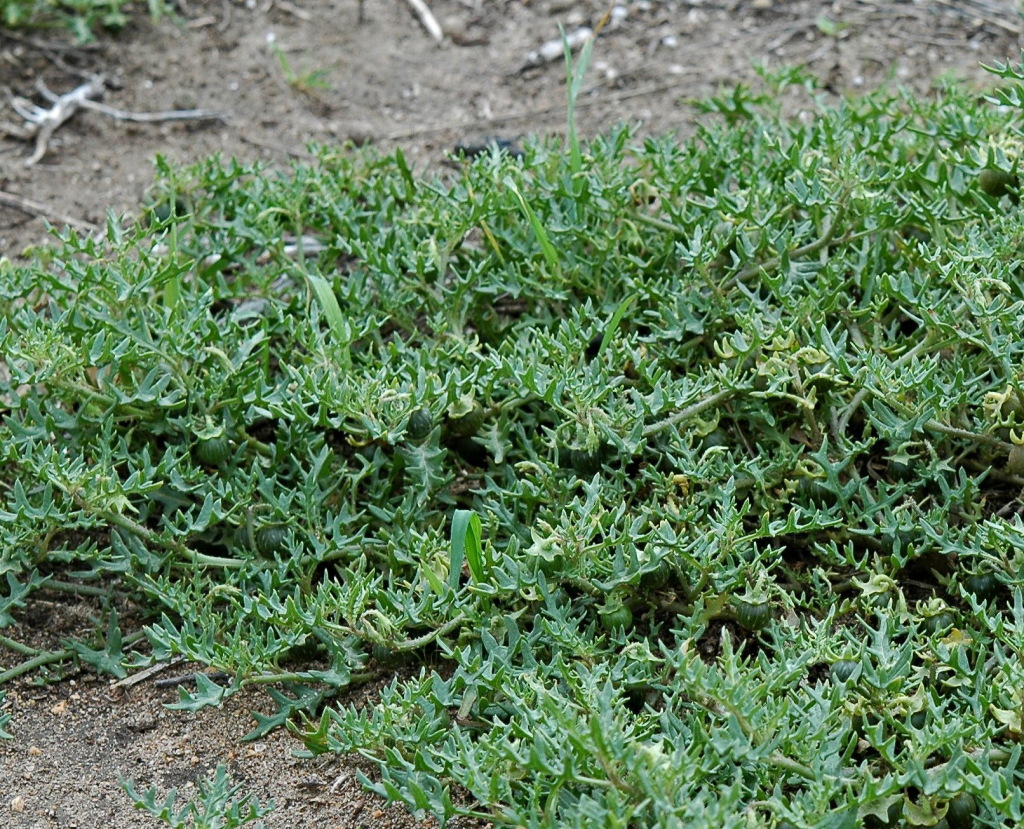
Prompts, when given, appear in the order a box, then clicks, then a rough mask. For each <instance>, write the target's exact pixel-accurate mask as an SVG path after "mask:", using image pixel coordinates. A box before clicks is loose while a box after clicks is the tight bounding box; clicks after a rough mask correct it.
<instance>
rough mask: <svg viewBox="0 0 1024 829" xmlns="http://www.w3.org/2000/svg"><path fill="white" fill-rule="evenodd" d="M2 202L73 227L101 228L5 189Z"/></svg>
mask: <svg viewBox="0 0 1024 829" xmlns="http://www.w3.org/2000/svg"><path fill="white" fill-rule="evenodd" d="M0 204H6V205H7V206H8V207H13V208H15V209H16V210H21V211H22V212H23V213H28V214H29V215H31V216H44V217H46V218H47V219H50V220H51V221H53V222H59V223H61V224H66V225H71V226H72V227H77V228H78V229H79V230H85V231H87V232H89V233H93V232H95V231H97V230H99V228H98V227H97V226H96V225H94V224H92V222H87V221H85V220H84V219H76V218H74V217H73V216H67V215H65V214H63V213H60V212H59V211H56V210H53V209H51V208H49V207H47V206H46V205H45V204H41V203H39V202H37V201H32V199H26V198H25V197H24V196H17V195H15V194H14V193H8V192H6V191H5V190H0Z"/></svg>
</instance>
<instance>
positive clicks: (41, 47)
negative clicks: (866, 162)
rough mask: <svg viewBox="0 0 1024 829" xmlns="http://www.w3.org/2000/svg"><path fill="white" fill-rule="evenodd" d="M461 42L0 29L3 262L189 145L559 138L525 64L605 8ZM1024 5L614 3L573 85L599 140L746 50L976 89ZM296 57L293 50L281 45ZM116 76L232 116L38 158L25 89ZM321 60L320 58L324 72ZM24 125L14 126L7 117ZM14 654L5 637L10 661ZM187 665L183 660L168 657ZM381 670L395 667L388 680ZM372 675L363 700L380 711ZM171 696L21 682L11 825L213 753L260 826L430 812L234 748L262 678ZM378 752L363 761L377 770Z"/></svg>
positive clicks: (262, 152)
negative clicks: (184, 705) (190, 702)
mask: <svg viewBox="0 0 1024 829" xmlns="http://www.w3.org/2000/svg"><path fill="white" fill-rule="evenodd" d="M429 5H430V8H431V9H432V10H433V12H434V14H435V16H436V17H437V19H438V20H439V21H440V22H441V24H442V26H443V28H444V31H445V32H446V37H445V40H444V42H443V43H442V44H441V45H440V46H439V45H437V44H436V43H435V42H434V41H433V40H432V39H431V38H430V36H429V35H428V34H427V32H426V31H425V30H424V28H423V27H422V26H421V25H420V23H419V22H418V20H417V18H416V17H415V16H414V14H413V13H412V12H411V11H410V7H409V5H408V4H407V3H406V2H403V0H376V2H373V0H371V2H367V3H365V19H363V20H360V19H359V4H358V2H357V0H245V2H243V3H237V2H235V1H234V0H187V2H186V1H185V0H181V2H180V5H179V10H180V13H179V15H178V16H177V17H175V18H173V19H169V18H166V19H163V20H161V21H158V22H151V21H149V20H147V19H146V18H144V17H142V16H141V15H140V16H137V17H136V18H135V19H134V21H133V23H132V24H131V25H130V27H129V28H128V29H127V30H125V31H123V32H122V33H120V35H118V36H117V37H116V38H115V37H103V38H101V39H100V41H99V42H98V43H96V44H93V45H90V46H87V47H82V46H79V45H76V44H74V43H73V42H71V41H69V40H67V39H66V38H63V37H61V36H59V35H58V34H55V33H43V34H41V33H27V34H26V33H18V34H14V33H10V32H6V31H3V30H0V255H7V256H18V255H19V254H20V253H21V252H22V251H23V250H24V248H25V247H26V246H28V245H35V244H40V243H45V241H46V240H47V231H46V227H45V223H46V222H47V221H50V222H53V223H55V224H60V223H61V222H62V221H65V220H67V219H72V220H74V221H75V222H76V223H78V224H79V225H81V226H82V227H85V228H88V227H95V226H99V225H102V224H103V223H104V222H105V220H106V219H105V217H106V215H107V211H108V210H110V211H112V212H113V213H114V214H115V215H119V214H123V213H131V212H132V211H135V210H137V209H138V205H139V204H140V201H141V199H142V198H143V197H144V194H145V190H146V187H147V185H148V184H149V182H150V181H151V180H152V171H153V158H154V156H155V155H156V154H162V155H164V156H166V157H168V158H169V159H171V160H173V161H189V160H196V159H198V158H201V157H203V156H206V155H209V154H212V153H221V154H223V155H224V156H225V157H229V156H235V157H238V158H240V159H244V160H253V159H262V160H264V161H266V162H268V163H271V164H284V163H287V162H288V161H289V160H290V158H292V157H298V158H302V157H304V156H305V155H306V153H305V147H306V145H307V144H308V142H318V143H339V142H343V141H353V142H355V143H360V144H361V143H365V142H373V143H375V144H377V145H379V146H380V147H381V148H382V149H389V148H392V147H395V146H400V147H402V148H403V150H404V151H405V153H406V155H407V157H409V158H411V159H414V160H415V161H416V163H417V166H418V167H419V168H421V169H423V168H427V167H431V166H435V165H438V164H440V163H442V162H443V161H444V159H445V156H446V153H448V152H449V151H450V150H451V149H452V148H453V147H454V146H455V145H456V144H458V143H466V142H475V141H479V140H481V139H485V138H489V137H493V136H498V137H504V138H509V139H515V138H517V137H519V136H521V135H524V134H531V133H532V134H557V133H561V132H562V130H563V128H564V122H565V113H564V106H565V92H564V85H565V68H564V63H563V62H562V61H561V60H560V59H556V60H554V61H552V62H550V63H545V64H542V65H540V66H531V65H529V63H530V62H529V60H528V57H527V56H528V54H529V53H530V52H531V51H534V50H536V49H538V48H539V47H540V45H541V44H542V43H544V42H545V41H548V40H551V39H553V38H557V36H558V29H557V24H558V23H562V24H563V25H564V26H565V27H566V29H567V30H569V31H572V30H574V29H576V28H578V27H581V26H594V25H595V24H596V23H597V22H598V20H599V19H600V18H601V16H602V15H603V14H604V12H605V11H607V5H606V4H605V2H603V0H589V1H588V2H571V0H430V3H429ZM1017 6H1018V4H1017V2H1016V0H957V2H953V1H952V0H914V1H913V2H909V1H908V0H904V1H903V2H885V1H884V0H859V1H858V0H849V1H848V2H833V3H826V2H815V1H814V0H794V1H793V2H786V0H774V2H772V0H746V1H745V2H737V1H736V0H719V1H718V2H714V1H713V0H703V1H702V0H674V1H673V0H662V2H653V1H652V2H647V1H646V0H635V2H627V1H626V0H623V2H622V3H621V5H620V6H619V7H618V11H617V12H616V13H615V17H614V19H613V21H612V22H611V23H610V24H609V25H608V26H607V27H606V28H605V29H604V30H603V32H602V34H601V37H600V40H599V42H598V43H597V45H596V48H595V50H594V64H593V66H592V69H591V73H590V75H589V77H588V82H587V84H585V86H584V90H585V92H584V94H583V96H582V97H581V99H580V103H579V109H578V121H579V126H580V128H581V131H582V132H583V133H584V134H595V133H598V132H601V131H604V130H606V129H607V128H608V127H610V126H611V125H613V124H615V123H616V122H622V121H625V122H630V123H636V124H639V125H640V128H641V130H642V131H643V132H646V133H664V132H667V131H677V132H678V133H679V134H680V135H681V136H685V135H686V134H687V133H688V132H690V131H691V130H692V127H693V124H694V121H695V118H696V117H697V115H696V112H695V110H694V109H693V108H692V107H689V106H688V105H687V104H688V103H689V102H691V101H693V100H694V99H698V98H700V97H702V96H704V95H707V94H709V93H713V92H715V91H716V90H717V89H719V88H721V87H723V86H730V85H732V84H735V83H737V82H744V83H751V84H756V82H757V78H756V74H755V72H754V70H753V64H754V62H761V63H764V64H765V65H767V66H768V67H779V66H786V65H804V66H806V67H807V68H808V69H809V70H810V71H811V72H813V73H814V74H815V75H817V76H818V77H819V78H821V79H822V80H823V81H824V82H825V83H826V85H827V88H828V90H829V91H830V92H832V93H834V94H836V95H838V94H843V93H850V92H853V93H856V92H858V91H861V90H867V89H871V88H874V87H876V86H879V85H881V84H885V83H898V84H902V85H904V86H908V87H911V88H913V89H915V90H916V91H918V92H919V93H922V94H936V93H937V90H938V89H939V86H940V85H941V81H942V80H944V79H947V80H948V79H957V80H960V81H963V82H964V83H966V84H969V85H972V86H977V87H979V88H982V87H984V86H986V85H988V84H989V83H990V76H989V75H988V74H987V73H985V72H984V71H983V70H982V69H981V68H980V63H982V62H984V63H991V62H993V61H996V60H1007V59H1010V60H1017V59H1019V57H1020V54H1021V43H1022V35H1021V32H1022V25H1021V22H1022V21H1021V18H1020V16H1019V13H1018V11H1017ZM281 55H283V56H284V60H283V61H282V59H281V57H280V56H281ZM97 72H102V73H104V74H105V76H106V79H107V80H106V83H107V87H108V92H107V95H106V99H105V100H106V103H107V104H109V105H110V106H113V107H116V108H117V109H120V110H130V111H133V112H142V111H155V110H169V109H188V108H196V107H199V108H204V109H217V110H225V111H228V112H229V114H227V115H226V116H225V117H224V119H223V120H215V121H203V122H166V123H129V122H126V121H121V120H116V119H114V118H112V117H110V116H108V115H104V114H101V113H98V112H85V111H83V112H79V113H78V114H76V115H75V116H74V117H73V118H72V119H71V120H70V121H68V122H67V123H66V124H65V125H64V126H62V127H61V128H60V129H59V130H57V131H56V132H55V134H54V135H53V137H52V139H51V141H50V142H49V146H48V150H47V152H46V154H45V155H44V156H43V158H42V159H41V160H40V162H39V163H37V164H35V165H34V166H31V167H26V166H25V165H24V161H25V159H26V158H28V157H29V156H30V155H31V153H32V150H33V145H32V144H31V143H26V142H25V141H23V140H20V139H18V138H17V137H16V136H15V135H14V133H15V132H16V130H15V129H14V127H17V126H18V125H20V124H21V119H20V118H19V117H18V116H17V114H16V113H15V112H14V110H13V109H11V108H10V106H9V102H10V100H11V98H12V96H15V95H21V96H24V97H30V98H33V99H34V100H35V101H36V102H38V103H40V104H42V103H44V102H43V99H42V98H41V97H40V96H39V93H38V91H37V86H36V85H37V83H38V82H40V81H42V82H45V83H46V85H47V86H48V87H49V88H50V89H52V90H54V91H55V92H57V93H64V92H67V91H69V90H70V89H72V88H73V87H75V86H77V85H78V84H80V83H82V82H83V80H84V79H86V78H88V77H89V76H90V75H92V74H93V73H97ZM313 73H321V74H313ZM9 128H10V129H9ZM89 612H90V608H89V607H88V605H86V604H84V603H83V604H77V603H68V602H67V601H66V600H61V598H60V597H58V596H55V595H53V596H46V597H43V598H40V599H38V600H36V601H35V602H34V603H33V605H32V606H31V607H30V608H29V609H28V610H27V611H26V612H25V613H24V614H23V616H22V619H21V620H20V622H21V624H20V626H19V628H17V629H13V630H7V631H5V633H6V634H8V635H12V636H14V637H15V638H17V639H19V640H23V641H25V640H27V641H30V642H31V643H33V644H35V645H36V646H40V647H41V646H46V647H56V646H58V645H59V642H60V641H61V639H62V637H66V636H70V635H73V634H74V633H76V632H78V631H79V630H80V629H81V628H82V626H83V624H84V623H85V621H86V619H87V617H88V614H89ZM21 659H22V657H20V656H19V655H17V654H15V653H13V652H9V651H5V650H4V649H3V648H0V670H2V669H4V668H6V667H10V666H12V665H15V664H17V663H18V662H20V661H21ZM175 670H178V669H175ZM388 679H389V677H382V678H381V681H382V682H384V681H387V680H388ZM373 692H374V689H373V688H372V687H370V688H366V689H363V692H362V694H361V698H362V699H363V701H364V702H365V704H372V699H373ZM176 698H177V696H176V693H175V691H174V689H173V688H162V687H157V686H156V685H155V684H154V683H153V682H151V681H147V682H142V683H139V684H138V685H135V686H134V687H131V688H129V689H121V690H119V689H114V688H112V687H111V683H110V682H108V681H107V680H106V679H98V678H96V677H93V676H91V675H88V674H84V673H83V674H77V675H75V676H74V677H73V678H65V679H64V681H62V682H57V683H53V684H49V685H40V684H34V683H32V682H31V681H21V682H19V683H14V684H12V685H11V686H10V687H9V688H8V694H7V701H6V704H5V706H4V708H3V710H0V713H10V714H12V715H13V721H12V723H11V725H10V730H11V731H12V733H13V734H14V738H15V739H14V740H11V741H0V826H4V827H11V828H12V829H43V828H44V827H46V828H47V829H49V827H68V828H69V829H70V827H81V828H82V829H89V828H90V827H108V828H109V829H127V827H139V829H147V827H151V826H153V827H155V826H158V825H161V824H160V823H159V822H158V821H155V820H152V819H150V818H148V817H145V816H143V815H141V814H139V813H137V812H134V811H133V810H132V808H131V805H130V803H129V801H128V798H127V797H126V796H125V794H124V793H123V792H122V791H121V788H120V786H119V784H118V780H119V778H120V777H122V776H123V777H127V778H130V779H132V780H134V781H136V783H137V785H138V787H139V788H140V790H142V789H145V788H147V787H149V786H150V785H155V786H157V787H158V789H159V790H160V792H161V793H165V792H166V791H167V790H169V789H170V788H171V787H174V786H177V787H178V789H179V792H180V794H179V799H180V800H181V801H184V800H187V799H189V798H190V797H191V796H193V795H194V794H195V786H196V783H195V781H196V780H197V779H201V778H202V777H203V776H206V775H208V774H209V773H210V771H211V769H213V768H214V767H215V766H216V765H217V763H219V762H222V763H226V764H228V765H229V767H230V769H231V771H232V774H233V775H234V777H235V779H236V780H238V781H239V782H242V783H243V784H244V785H245V788H246V790H248V791H251V792H253V793H254V794H256V795H257V796H258V797H259V798H260V799H261V801H263V800H266V799H268V798H270V797H272V798H273V799H274V800H275V801H276V803H277V804H278V809H277V810H276V811H275V812H274V813H273V814H272V815H271V816H270V817H268V818H267V819H266V826H267V827H268V828H269V829H275V828H280V829H302V827H403V829H404V828H405V827H413V826H429V825H433V823H432V822H431V821H425V822H420V821H417V820H416V819H415V818H413V817H412V816H411V815H409V814H408V813H406V812H404V811H403V810H401V809H400V808H388V807H386V806H384V805H383V804H382V802H381V801H380V800H379V799H377V798H375V797H373V796H372V795H369V794H366V793H365V792H363V791H362V790H361V789H360V787H359V785H358V783H357V781H356V779H355V774H356V769H357V768H359V765H358V764H356V763H353V762H350V761H346V760H344V759H338V758H332V759H329V760H325V759H320V760H298V759H296V758H295V757H293V756H292V753H293V752H294V751H295V750H296V749H298V748H300V747H301V746H300V744H299V743H297V742H296V741H295V740H294V739H293V738H292V737H290V736H289V735H287V734H285V733H281V732H277V733H274V734H272V735H270V736H268V737H267V738H266V739H263V740H260V741H258V742H256V743H245V744H242V743H240V742H239V738H240V737H241V736H242V735H244V734H245V733H247V732H248V731H249V730H250V729H251V728H252V726H253V720H252V719H251V717H250V715H249V712H250V711H251V710H261V709H263V710H267V708H268V706H267V700H266V698H265V697H263V696H261V695H259V694H258V693H255V692H254V693H251V694H244V695H240V696H238V697H235V698H233V699H231V700H230V701H229V702H228V704H226V705H225V706H224V708H223V709H222V710H206V711H203V712H200V713H199V714H188V713H182V712H177V711H170V710H167V709H166V708H164V707H163V706H164V704H166V703H169V702H173V701H175V699H176ZM363 768H365V766H364V767H363Z"/></svg>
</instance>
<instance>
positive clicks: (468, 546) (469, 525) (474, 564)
mask: <svg viewBox="0 0 1024 829" xmlns="http://www.w3.org/2000/svg"><path fill="white" fill-rule="evenodd" d="M481 535H482V529H481V526H480V516H478V515H477V514H476V513H475V512H473V510H468V509H459V510H455V515H454V517H453V518H452V552H451V570H450V571H449V573H448V583H449V585H451V587H452V588H453V589H454V588H455V587H457V586H458V583H459V573H460V571H461V570H462V562H463V561H466V562H467V563H468V564H469V572H470V575H471V576H472V577H473V581H475V582H477V583H482V582H483V581H484V580H485V579H486V578H487V572H486V567H485V564H484V554H483V545H482V544H481V542H480V539H481ZM456 565H457V566H456Z"/></svg>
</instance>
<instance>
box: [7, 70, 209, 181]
mask: <svg viewBox="0 0 1024 829" xmlns="http://www.w3.org/2000/svg"><path fill="white" fill-rule="evenodd" d="M105 91H106V87H105V86H104V79H103V76H102V75H93V76H92V77H91V78H90V79H89V80H88V81H87V82H86V83H83V84H81V85H79V86H76V87H75V88H74V89H72V90H71V91H70V92H66V93H65V94H63V95H57V94H56V93H54V92H51V91H50V90H49V89H47V88H46V86H44V85H42V84H40V85H39V92H40V94H42V95H43V97H45V98H46V99H47V100H48V101H50V102H51V103H52V104H53V106H51V107H50V108H49V109H43V108H42V107H40V106H37V105H36V104H34V103H32V102H31V101H30V100H28V99H27V98H21V97H14V98H12V99H11V106H12V107H13V108H14V111H15V112H17V113H18V114H19V115H20V116H21V117H22V118H24V119H25V126H24V129H23V130H22V133H23V137H24V138H26V139H29V138H35V140H36V148H35V151H34V152H33V153H32V155H30V156H29V157H28V158H27V159H26V160H25V166H26V167H31V166H32V165H33V164H35V163H36V162H38V161H39V160H40V159H41V158H42V157H43V156H44V155H45V154H46V150H47V147H48V145H49V141H50V137H51V136H52V135H53V133H54V131H55V130H56V129H57V128H58V127H59V126H60V125H61V124H63V123H64V122H65V121H67V120H68V119H69V118H71V116H72V115H74V114H75V113H76V112H77V111H78V110H79V109H93V110H96V111H97V112H102V113H103V114H104V115H109V116H110V117H111V118H116V119H118V120H120V121H135V122H141V123H152V122H154V121H181V120H196V119H200V120H203V119H213V118H219V119H223V118H224V117H225V116H226V115H227V113H226V112H221V111H217V110H209V109H179V110H169V111H165V112H128V111H126V110H123V109H115V108H114V107H110V106H107V105H106V104H103V103H101V102H100V101H99V100H98V99H99V98H102V97H103V93H104V92H105Z"/></svg>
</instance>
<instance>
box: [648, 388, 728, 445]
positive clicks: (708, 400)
mask: <svg viewBox="0 0 1024 829" xmlns="http://www.w3.org/2000/svg"><path fill="white" fill-rule="evenodd" d="M735 393H736V390H735V389H722V390H721V391H717V392H715V393H714V394H712V395H710V396H709V397H705V398H704V399H703V400H699V401H698V402H696V403H693V404H692V405H690V406H687V407H686V408H685V409H680V410H679V411H678V412H676V413H675V414H674V415H672V416H670V417H667V418H665V419H664V420H661V421H659V422H658V423H652V424H651V425H650V426H646V427H644V431H643V435H644V437H645V438H649V437H652V436H654V435H657V434H659V433H661V432H664V431H665V430H666V429H671V428H672V427H673V426H675V425H676V424H678V423H682V422H683V421H684V420H689V419H690V418H691V417H695V416H696V415H699V414H700V413H701V412H703V411H704V410H705V409H710V408H711V407H713V406H716V405H717V404H719V403H721V402H722V401H723V400H727V399H728V398H730V397H732V396H733V395H734V394H735Z"/></svg>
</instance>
